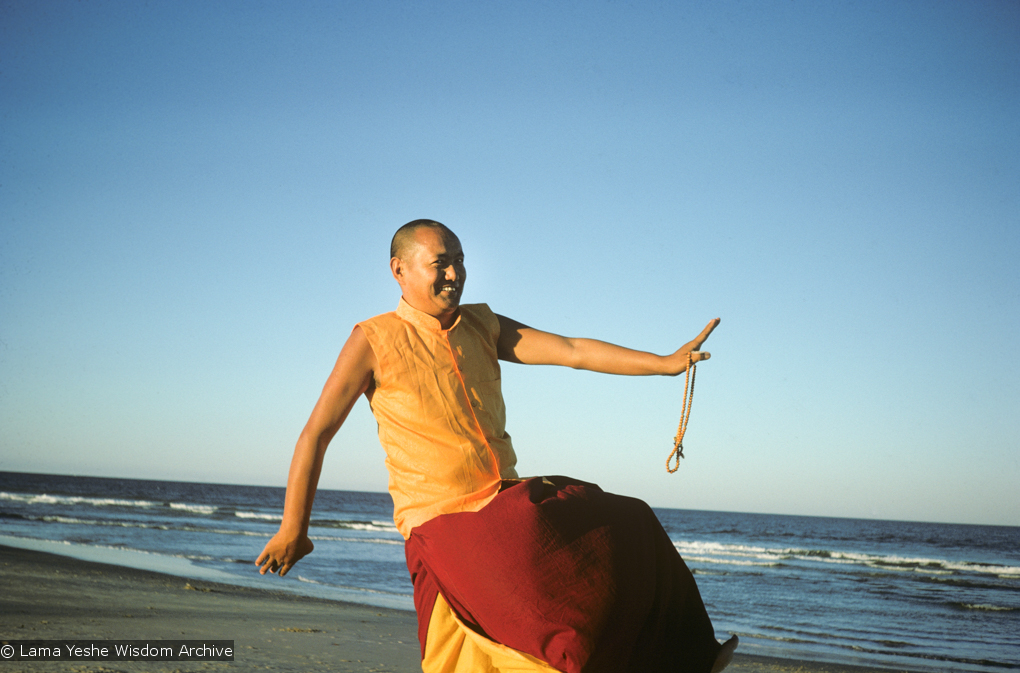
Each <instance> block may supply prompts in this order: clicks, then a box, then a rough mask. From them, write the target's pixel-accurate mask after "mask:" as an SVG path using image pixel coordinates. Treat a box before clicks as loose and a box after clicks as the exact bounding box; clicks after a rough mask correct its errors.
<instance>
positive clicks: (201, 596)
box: [0, 546, 895, 673]
mask: <svg viewBox="0 0 1020 673" xmlns="http://www.w3.org/2000/svg"><path fill="white" fill-rule="evenodd" d="M276 579H277V578H269V579H267V581H266V584H267V585H268V586H270V587H271V585H272V583H273V582H274V581H276ZM0 607H2V609H0V640H2V641H15V640H44V639H106V640H129V639H165V640H183V639H208V640H213V639H216V640H233V641H234V645H235V656H234V661H233V662H180V661H177V662H153V661H138V662H130V661H127V662H125V661H94V662H81V661H75V662H31V663H26V662H23V661H22V662H3V661H2V660H0V673H2V672H3V671H5V670H6V671H15V670H18V671H22V670H24V671H74V672H76V673H92V672H95V673H100V672H102V673H113V672H121V671H123V672H135V671H146V672H156V673H163V672H167V673H172V672H174V671H218V670H224V671H228V670H235V671H255V670H259V671H308V672H317V671H340V672H359V673H369V672H389V671H394V672H407V673H414V672H415V671H420V670H421V668H420V665H419V649H418V641H417V636H416V621H415V615H414V613H411V612H408V611H405V610H392V609H386V608H377V607H371V606H364V605H357V604H353V603H342V602H339V601H330V600H321V599H316V598H309V597H304V596H297V595H294V594H291V593H287V592H283V591H274V590H271V589H265V590H260V589H250V588H246V587H239V586H234V585H229V584H218V583H213V582H207V581H202V580H193V579H188V578H183V577H177V576H173V575H165V574H162V573H156V572H150V571H146V570H136V569H132V568H124V567H120V566H114V565H107V564H103V563H92V562H87V561H81V560H77V559H73V558H70V557H65V556H58V555H55V554H47V553H43V552H37V551H31V550H26V549H16V548H11V547H3V546H0ZM727 670H731V671H737V672H739V673H864V672H866V671H890V670H895V669H879V668H865V667H855V666H846V665H835V664H827V663H821V662H810V661H793V660H784V659H771V658H767V657H756V656H747V655H741V654H739V653H738V655H737V657H736V658H735V660H734V663H733V664H732V665H731V666H730V668H729V669H727Z"/></svg>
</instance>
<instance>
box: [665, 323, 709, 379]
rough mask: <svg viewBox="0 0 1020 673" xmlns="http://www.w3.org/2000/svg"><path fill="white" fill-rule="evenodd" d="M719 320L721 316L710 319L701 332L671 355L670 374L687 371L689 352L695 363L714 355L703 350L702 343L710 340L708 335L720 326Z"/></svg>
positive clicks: (674, 374)
mask: <svg viewBox="0 0 1020 673" xmlns="http://www.w3.org/2000/svg"><path fill="white" fill-rule="evenodd" d="M719 322H720V320H719V318H715V319H714V320H709V321H708V324H707V325H705V329H703V330H701V334H699V335H698V336H696V337H694V338H693V339H691V340H690V341H688V342H687V343H685V344H684V345H683V346H681V347H680V349H679V350H678V351H677V352H676V353H673V354H672V355H670V356H669V358H668V359H669V375H670V376H676V375H677V374H682V373H684V372H685V371H687V355H688V353H689V354H690V355H691V362H693V363H698V362H701V361H702V360H707V359H709V358H710V357H712V354H711V353H708V352H705V351H702V350H701V345H702V344H704V343H705V341H707V340H708V336H709V335H710V334H711V333H712V330H714V329H715V328H716V327H718V326H719Z"/></svg>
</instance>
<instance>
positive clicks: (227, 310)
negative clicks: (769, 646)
mask: <svg viewBox="0 0 1020 673" xmlns="http://www.w3.org/2000/svg"><path fill="white" fill-rule="evenodd" d="M420 217H428V218H434V219H437V220H440V221H442V222H444V223H446V224H447V225H449V226H450V227H451V228H452V229H453V230H454V231H456V232H457V233H458V234H459V236H460V238H461V241H462V243H463V245H464V249H465V252H466V255H467V260H466V262H467V268H468V280H467V286H466V290H465V296H464V301H465V302H487V303H488V304H489V305H490V306H491V307H492V308H493V310H495V311H496V312H498V313H502V314H505V315H508V316H510V317H512V318H515V319H517V320H520V321H521V322H524V323H527V324H530V325H532V326H535V327H539V328H542V329H546V330H550V331H554V332H558V333H563V334H567V335H570V336H589V337H596V338H601V339H605V340H609V341H613V342H616V343H621V344H624V345H627V346H631V347H635V348H641V349H645V350H651V351H655V352H660V353H664V352H670V351H672V350H674V349H676V348H677V347H679V346H680V345H681V344H682V343H683V342H685V341H687V340H688V339H690V338H691V337H693V336H694V335H695V334H696V333H697V332H698V331H699V330H700V329H701V328H702V327H703V326H704V324H705V323H706V322H707V321H708V320H709V319H711V318H714V317H716V316H720V317H721V318H722V324H721V325H720V327H719V328H718V329H717V330H716V332H715V334H714V335H713V336H712V338H711V340H710V341H709V344H708V346H707V348H706V349H707V350H710V351H711V352H712V354H713V357H712V360H711V361H710V362H708V363H705V364H703V365H702V366H700V367H699V368H698V374H697V387H696V394H695V400H694V408H693V413H692V415H691V421H690V429H689V430H688V433H687V440H686V442H685V447H686V454H687V459H686V460H685V461H684V462H683V464H682V465H681V468H680V471H679V472H678V473H677V474H675V475H669V474H667V473H666V469H665V460H666V456H667V455H668V454H669V452H670V450H671V448H672V437H673V435H674V433H675V432H676V425H677V422H678V420H679V415H680V405H681V398H682V392H683V379H682V378H680V379H670V378H637V379H629V378H622V377H612V376H602V375H596V374H591V373H587V372H576V371H573V370H569V369H554V368H542V367H522V366H515V365H505V366H504V368H503V380H504V395H505V397H506V400H507V405H508V429H509V431H510V433H511V435H512V436H513V438H514V444H515V447H516V449H517V453H518V455H519V458H520V464H519V468H520V472H521V473H522V474H527V475H531V474H570V475H573V476H576V477H579V478H582V479H586V480H589V481H594V482H596V483H599V484H600V485H602V486H603V487H604V488H606V489H608V490H613V491H616V492H620V493H625V494H629V495H636V496H640V497H643V498H644V499H646V500H647V501H648V502H650V503H651V504H653V505H656V506H665V507H678V508H693V509H715V510H731V511H750V512H773V513H788V514H816V515H834V516H852V517H869V518H887V519H908V520H925V521H946V522H967V523H994V524H1010V525H1020V488H1018V484H1020V413H1018V410H1020V386H1018V378H1020V354H1018V353H1020V349H1018V344H1020V271H1018V269H1020V264H1018V261H1020V4H1018V3H1016V2H1005V1H1003V2H977V1H975V2H956V1H955V0H954V1H950V2H895V3H888V2H877V1H876V2H809V1H797V0H795V1H793V2H788V1H783V2H732V1H728V2H727V1H723V2H689V3H688V2H664V3H657V2H641V1H637V2H576V3H573V2H346V3H345V2H286V3H285V2H236V3H235V2H204V1H203V2H178V1H175V2H159V1H156V2H149V3H139V2H134V1H124V2H101V1H96V0H92V1H84V2H62V1H54V2H44V3H40V2H29V1H24V2H20V1H11V0H0V469H2V470H15V471H35V472H51V473H63V474H83V475H100V476H124V477H138V478H165V479H178V480H190V481H217V482H229V483H251V484H269V485H283V484H284V483H285V480H286V472H287V467H288V465H289V462H290V455H291V452H292V449H293V445H294V441H295V440H296V438H297V435H298V433H299V431H300V430H301V427H302V425H303V424H304V421H305V420H306V418H307V415H308V413H309V411H310V410H311V408H312V405H313V404H314V402H315V399H316V398H317V396H318V394H319V391H320V389H321V386H322V384H323V382H324V381H325V378H326V376H327V374H328V373H329V370H330V369H331V367H332V364H333V361H334V359H335V358H336V355H337V353H338V352H339V349H340V347H341V345H342V344H343V342H344V341H345V340H346V338H347V336H348V334H349V333H350V330H351V328H352V326H353V325H354V323H355V322H357V321H358V320H361V319H364V318H368V317H370V316H372V315H376V314H378V313H383V312H385V311H389V310H392V309H394V308H395V307H396V304H397V299H398V297H399V289H398V287H397V286H396V284H395V283H394V282H393V280H392V279H391V277H390V276H389V269H388V267H387V252H388V245H389V239H390V236H391V235H392V233H393V231H394V230H395V229H396V228H397V227H398V226H399V225H401V224H403V223H404V222H407V221H408V220H411V219H415V218H420ZM375 430H376V428H375V423H374V420H373V419H372V417H371V413H370V411H369V409H368V405H367V404H366V403H365V402H364V401H362V402H360V403H359V404H358V406H357V407H356V409H355V411H354V413H353V414H352V416H351V417H350V419H349V420H348V423H347V425H346V426H345V427H344V428H343V429H342V430H341V431H340V433H339V434H338V436H337V438H336V439H335V440H334V443H333V445H332V447H331V449H330V453H329V455H328V456H327V458H326V466H325V470H324V474H323V478H322V482H321V484H322V486H324V487H328V488H343V489H355V490H377V491H382V490H385V488H386V474H385V468H384V466H383V453H382V449H381V448H380V447H379V444H378V441H377V439H376V437H375Z"/></svg>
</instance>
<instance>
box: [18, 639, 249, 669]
mask: <svg viewBox="0 0 1020 673" xmlns="http://www.w3.org/2000/svg"><path fill="white" fill-rule="evenodd" d="M233 660H234V641H233V640H5V641H3V642H2V643H0V665H2V662H4V661H233Z"/></svg>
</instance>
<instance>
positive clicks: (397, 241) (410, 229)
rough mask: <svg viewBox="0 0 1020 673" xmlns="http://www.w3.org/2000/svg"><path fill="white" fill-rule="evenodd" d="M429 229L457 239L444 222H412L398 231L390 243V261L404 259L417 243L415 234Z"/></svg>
mask: <svg viewBox="0 0 1020 673" xmlns="http://www.w3.org/2000/svg"><path fill="white" fill-rule="evenodd" d="M423 227H428V228H430V229H439V230H440V231H442V232H443V233H444V234H448V235H450V236H453V237H454V238H456V237H457V235H456V234H454V233H453V232H452V231H450V228H449V227H447V226H446V225H445V224H443V223H442V222H436V221H435V220H412V221H410V222H408V223H407V224H405V225H404V226H402V227H401V228H400V229H397V233H395V234H393V240H392V241H391V242H390V259H393V258H394V257H398V258H400V259H404V257H405V256H406V255H407V253H408V252H410V250H411V248H412V247H413V246H414V243H415V234H417V233H418V230H419V229H422V228H423Z"/></svg>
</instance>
